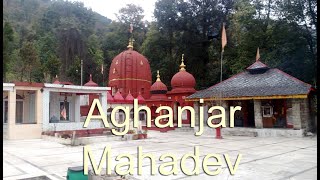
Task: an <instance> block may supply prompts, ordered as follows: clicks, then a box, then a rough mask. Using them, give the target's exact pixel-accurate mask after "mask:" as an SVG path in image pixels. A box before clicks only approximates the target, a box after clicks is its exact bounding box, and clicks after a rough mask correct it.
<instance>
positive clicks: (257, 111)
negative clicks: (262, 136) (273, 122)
mask: <svg viewBox="0 0 320 180" xmlns="http://www.w3.org/2000/svg"><path fill="white" fill-rule="evenodd" d="M253 104H254V124H255V126H256V128H263V122H262V114H261V100H258V99H257V100H253Z"/></svg>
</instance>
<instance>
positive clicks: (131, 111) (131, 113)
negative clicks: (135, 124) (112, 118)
mask: <svg viewBox="0 0 320 180" xmlns="http://www.w3.org/2000/svg"><path fill="white" fill-rule="evenodd" d="M133 114H134V111H133V108H132V109H131V110H130V119H133Z"/></svg>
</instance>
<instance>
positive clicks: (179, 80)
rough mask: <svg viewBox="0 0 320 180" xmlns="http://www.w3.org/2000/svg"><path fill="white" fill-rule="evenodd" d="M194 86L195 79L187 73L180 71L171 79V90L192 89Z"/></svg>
mask: <svg viewBox="0 0 320 180" xmlns="http://www.w3.org/2000/svg"><path fill="white" fill-rule="evenodd" d="M195 85H196V80H195V78H194V77H193V75H192V74H190V73H188V72H187V71H180V72H178V73H176V74H175V75H174V76H173V77H172V79H171V86H172V88H194V86H195Z"/></svg>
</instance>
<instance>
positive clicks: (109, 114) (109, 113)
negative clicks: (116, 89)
mask: <svg viewBox="0 0 320 180" xmlns="http://www.w3.org/2000/svg"><path fill="white" fill-rule="evenodd" d="M111 113H112V108H109V109H108V110H107V119H108V121H109V122H111Z"/></svg>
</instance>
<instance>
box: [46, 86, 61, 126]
mask: <svg viewBox="0 0 320 180" xmlns="http://www.w3.org/2000/svg"><path fill="white" fill-rule="evenodd" d="M52 106H54V104H52ZM51 108H53V107H51ZM58 118H59V117H58ZM49 119H50V91H48V90H44V91H43V92H42V130H43V131H48V130H49V129H50V127H49Z"/></svg>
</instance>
